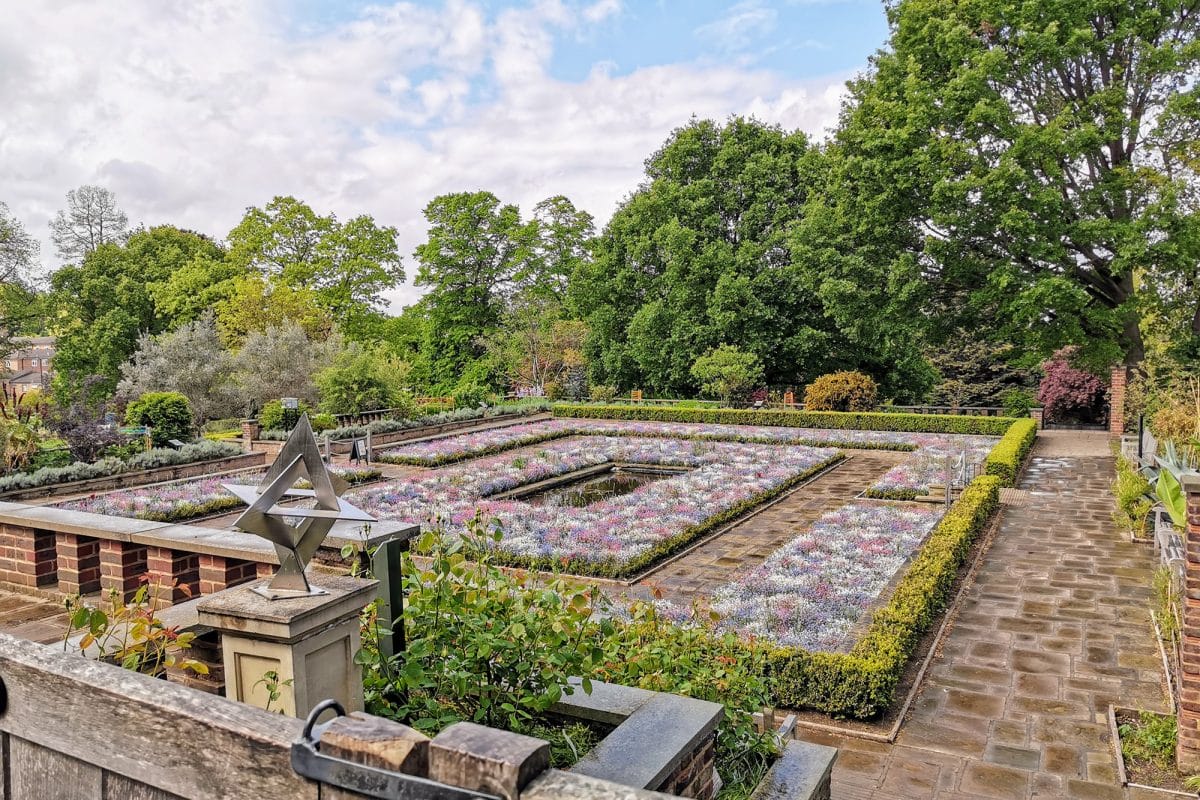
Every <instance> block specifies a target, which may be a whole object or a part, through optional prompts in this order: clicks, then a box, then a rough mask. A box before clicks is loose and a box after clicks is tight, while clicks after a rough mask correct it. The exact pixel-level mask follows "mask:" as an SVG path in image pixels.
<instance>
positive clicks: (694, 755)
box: [658, 733, 717, 800]
mask: <svg viewBox="0 0 1200 800" xmlns="http://www.w3.org/2000/svg"><path fill="white" fill-rule="evenodd" d="M716 767H717V736H716V734H715V733H714V734H712V735H711V736H708V737H707V738H705V740H704V741H703V742H701V743H700V745H699V746H698V747H696V749H695V750H693V751H692V752H691V753H690V754H689V755H687V756H685V757H684V759H683V761H681V762H680V764H679V766H678V767H676V768H675V772H673V773H672V774H671V775H670V776H669V777H668V778H667V779H666V780H665V781H663V785H662V786H660V787H658V791H660V792H666V793H667V794H674V795H678V796H680V797H694V798H696V800H712V798H714V797H716V796H717V791H716V790H717V785H716V783H715V781H714V779H715V778H716V775H717V773H716Z"/></svg>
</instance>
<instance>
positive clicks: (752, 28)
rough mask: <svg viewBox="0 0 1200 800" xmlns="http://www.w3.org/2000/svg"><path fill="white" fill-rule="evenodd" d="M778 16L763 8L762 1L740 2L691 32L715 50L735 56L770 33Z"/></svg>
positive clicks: (769, 9) (746, 0)
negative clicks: (721, 15)
mask: <svg viewBox="0 0 1200 800" xmlns="http://www.w3.org/2000/svg"><path fill="white" fill-rule="evenodd" d="M777 17H778V14H777V13H776V11H775V9H773V8H769V7H767V6H764V5H763V3H762V0H742V2H740V3H738V4H736V5H735V6H733V7H732V8H731V9H729V12H728V13H727V14H726V15H725V16H723V17H721V18H720V19H717V20H714V21H713V22H709V23H707V24H705V25H701V26H700V27H698V28H696V30H695V31H694V33H695V34H696V35H697V36H698V37H700V38H701V39H704V40H706V41H708V42H710V43H711V44H712V45H713V46H715V47H716V48H717V49H719V50H721V51H723V52H726V53H734V52H738V51H741V50H745V49H746V48H747V47H749V46H750V45H751V44H753V43H754V42H755V41H756V40H757V39H759V37H761V36H764V35H765V34H768V33H770V32H771V29H772V28H774V27H775V20H776V18H777Z"/></svg>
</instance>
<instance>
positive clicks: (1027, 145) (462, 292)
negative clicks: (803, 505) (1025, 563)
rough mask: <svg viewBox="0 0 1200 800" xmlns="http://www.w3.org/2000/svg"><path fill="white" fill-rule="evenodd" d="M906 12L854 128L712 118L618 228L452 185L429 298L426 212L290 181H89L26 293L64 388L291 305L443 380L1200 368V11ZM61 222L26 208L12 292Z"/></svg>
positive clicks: (684, 386) (422, 378)
mask: <svg viewBox="0 0 1200 800" xmlns="http://www.w3.org/2000/svg"><path fill="white" fill-rule="evenodd" d="M888 14H889V20H890V24H891V37H890V41H889V43H888V46H887V47H886V48H885V49H883V50H881V51H880V52H879V53H878V54H877V55H876V56H875V57H874V59H873V61H872V65H871V68H870V69H869V70H868V71H867V73H866V74H864V75H863V76H861V77H860V78H858V79H857V80H855V81H853V82H852V83H851V84H850V96H849V99H848V100H847V102H846V104H845V107H844V108H843V111H842V115H841V118H840V122H839V125H838V127H837V130H836V131H835V132H834V135H833V137H832V138H831V140H830V141H828V142H826V143H824V144H821V145H816V144H814V143H812V142H810V141H809V140H808V138H807V137H805V136H804V135H803V134H802V133H794V132H787V131H784V130H781V129H779V128H777V127H773V126H769V125H764V124H761V123H758V122H756V121H754V120H747V119H740V118H734V119H731V120H729V121H728V122H727V123H725V124H718V123H715V122H712V121H707V120H694V121H692V122H691V123H689V124H688V125H686V126H684V127H682V128H680V129H678V130H677V131H675V132H674V133H673V134H672V135H671V136H670V137H669V138H668V140H667V141H666V142H665V143H664V145H663V146H662V148H661V149H660V150H659V151H657V152H656V153H654V154H652V155H651V156H650V158H649V159H647V161H646V175H645V179H644V181H643V182H642V184H641V185H640V186H639V187H637V189H636V190H635V191H634V192H633V193H632V194H631V195H630V196H629V197H628V198H627V199H626V200H625V201H624V202H623V203H622V204H621V206H620V207H619V208H618V210H617V211H616V213H615V214H614V215H613V217H612V219H611V220H610V221H609V222H608V224H607V225H606V226H605V227H604V228H603V230H601V231H599V232H597V231H596V230H595V227H594V223H593V220H592V218H591V217H590V216H589V215H588V214H587V213H586V212H583V211H581V210H579V209H577V208H575V206H574V205H573V204H572V203H571V202H570V201H569V200H568V199H567V198H565V197H562V196H556V197H552V198H550V199H547V200H545V201H543V202H541V203H539V204H537V205H536V206H535V207H534V208H533V209H532V210H531V211H530V212H529V213H527V214H523V213H522V211H521V209H519V208H517V207H516V206H515V205H511V204H506V203H504V202H502V201H501V200H500V199H499V198H497V197H496V196H495V195H493V194H491V193H490V192H486V191H478V192H463V193H455V194H448V195H443V196H441V197H437V198H435V199H434V200H432V201H431V202H430V203H429V205H428V206H427V207H426V209H425V217H426V220H427V222H428V231H429V232H428V238H427V241H426V242H425V243H423V244H422V245H420V246H419V247H417V248H416V251H415V252H414V253H413V256H412V257H413V260H414V261H415V263H416V271H415V282H416V284H417V285H418V286H420V287H422V288H424V289H426V290H427V293H426V294H425V296H424V297H423V298H422V300H421V301H420V302H418V303H416V304H414V305H413V306H410V307H408V308H406V309H404V311H403V313H401V314H400V315H399V316H396V317H389V316H386V315H385V314H384V313H383V311H384V302H383V293H384V292H386V291H387V290H388V289H390V288H393V287H395V286H396V285H398V283H399V282H400V281H401V280H403V277H404V270H403V269H402V266H401V258H400V255H399V253H398V252H397V248H396V241H395V231H394V230H393V229H391V228H388V227H386V226H380V225H378V224H376V223H375V221H374V220H373V219H372V218H371V217H369V216H360V217H356V218H354V219H352V220H349V221H346V222H342V221H340V220H338V219H336V218H335V217H333V216H332V215H329V216H321V215H319V214H318V213H317V212H315V211H313V209H311V208H309V207H308V206H307V205H305V204H304V203H302V202H300V201H298V200H296V199H294V198H287V197H283V198H276V199H275V200H273V201H272V202H271V203H269V204H267V205H266V206H264V207H262V208H252V209H249V210H248V211H247V213H246V215H245V217H244V218H243V220H242V221H241V223H240V224H239V225H238V226H237V227H235V228H234V229H233V230H232V231H230V232H229V233H228V235H227V236H226V237H225V239H224V240H223V241H221V242H217V241H214V240H211V239H209V238H207V237H205V236H202V235H200V234H196V233H192V232H189V231H185V230H180V229H178V228H173V227H170V226H160V227H155V228H150V229H141V230H137V231H134V232H133V233H131V234H129V233H127V232H126V231H125V226H126V223H125V218H124V215H123V214H122V213H121V212H120V210H119V208H117V207H116V205H115V202H112V198H111V196H110V195H107V193H105V192H103V191H102V190H96V189H94V188H89V187H85V189H81V190H79V191H78V192H76V193H73V195H72V196H71V197H70V198H69V206H70V208H69V209H68V210H67V211H65V212H63V213H62V214H60V215H59V217H57V218H56V220H55V223H54V241H55V243H56V247H57V248H58V250H59V255H60V256H61V257H62V258H64V259H65V260H67V261H68V263H67V265H66V266H64V267H62V268H61V269H59V270H58V271H57V272H55V273H54V275H53V277H52V279H51V282H50V291H49V292H48V293H46V294H44V295H38V294H36V293H35V294H28V295H27V297H26V300H27V302H26V303H25V304H24V305H25V307H27V308H40V309H41V312H42V313H41V314H40V320H41V323H40V324H41V325H42V326H43V327H45V328H47V329H48V330H52V331H53V332H56V333H58V334H59V335H60V337H61V338H60V355H59V357H58V362H57V364H56V369H57V378H56V381H57V383H56V386H55V392H56V394H61V395H64V396H69V395H70V394H71V393H72V392H73V391H76V390H77V388H76V387H79V386H81V385H82V379H83V378H84V377H86V376H88V375H92V374H96V375H101V376H103V381H101V382H100V383H99V384H97V385H98V386H99V387H100V389H101V390H102V391H104V392H112V391H114V390H115V389H116V387H117V382H118V379H119V378H120V373H121V365H122V364H124V363H126V362H127V361H129V359H130V358H131V356H132V355H133V354H134V351H135V350H136V349H137V348H138V346H139V345H138V343H139V341H140V337H144V336H155V335H159V334H162V333H164V332H169V331H173V330H176V329H179V328H181V326H184V325H188V324H191V323H194V322H196V321H197V320H199V319H200V318H201V315H202V314H203V313H205V312H206V311H208V310H211V311H212V313H213V321H212V324H213V325H214V326H215V329H216V331H217V335H218V336H219V338H220V341H221V345H222V346H223V347H224V348H225V349H226V350H227V351H229V352H231V353H236V352H239V351H240V349H241V348H242V347H243V346H244V345H245V343H246V342H247V341H248V338H249V337H250V336H251V335H252V334H255V333H261V332H264V331H266V330H268V329H269V328H279V327H280V326H283V325H285V324H286V325H289V326H298V327H299V328H300V329H301V330H302V331H303V332H304V336H305V338H306V340H307V341H310V342H311V341H322V340H325V339H327V338H328V337H329V336H330V335H331V333H332V332H333V331H335V330H336V331H338V332H340V334H341V335H342V336H343V337H344V338H345V340H346V341H348V342H354V343H358V345H359V346H361V347H363V348H365V350H367V351H371V352H374V351H376V350H379V351H381V352H385V353H386V354H388V357H391V358H394V359H396V360H398V361H399V362H401V363H403V364H404V365H405V367H404V368H405V370H406V375H407V380H408V381H409V383H410V385H412V386H413V387H415V388H419V389H421V390H424V391H429V392H433V393H445V392H448V391H450V390H452V389H454V388H456V387H463V386H475V385H483V386H488V387H492V388H494V389H509V388H515V387H527V386H536V387H553V388H554V389H555V390H556V391H564V392H566V393H569V394H582V393H583V392H584V391H585V388H586V384H587V383H588V382H589V381H590V382H591V383H593V384H606V385H618V386H621V387H623V388H631V387H639V388H643V389H645V390H647V391H649V392H653V393H658V394H674V395H691V394H694V393H695V392H696V391H697V390H698V389H699V388H700V387H701V386H702V385H703V384H705V383H706V381H705V380H704V379H703V378H702V377H701V375H700V374H698V373H697V371H696V369H695V365H696V363H697V360H698V359H701V358H703V357H705V356H706V354H712V353H718V352H727V351H723V350H721V348H722V347H725V348H734V349H735V350H736V351H737V352H739V353H742V354H747V355H748V356H752V357H753V360H754V363H756V364H757V365H758V366H759V367H760V368H761V372H762V381H763V382H764V383H766V384H770V385H772V386H795V387H799V386H802V385H805V384H807V383H808V382H810V381H811V380H812V379H813V378H814V377H815V376H817V375H820V374H824V373H829V372H834V371H838V370H857V371H861V372H864V373H866V374H868V375H870V376H872V378H874V379H875V380H876V381H877V382H878V384H879V386H880V392H881V395H882V396H883V397H888V398H893V399H896V400H898V401H917V400H923V399H935V400H939V401H942V402H962V403H984V402H993V403H994V402H996V401H997V400H998V399H999V397H1000V396H1001V395H1002V394H1004V393H1005V392H1008V391H1011V390H1012V389H1014V388H1021V387H1029V386H1031V384H1032V383H1033V376H1032V372H1031V369H1032V368H1035V367H1036V366H1037V365H1038V364H1039V363H1040V362H1041V361H1043V360H1044V359H1045V358H1047V357H1048V356H1049V355H1050V354H1051V353H1053V352H1056V351H1059V350H1060V349H1061V348H1063V347H1067V346H1074V347H1075V348H1076V349H1075V350H1073V351H1072V352H1073V353H1075V355H1074V359H1075V360H1076V361H1077V362H1078V363H1080V364H1082V365H1085V366H1090V367H1092V368H1093V369H1100V368H1103V367H1107V366H1108V365H1109V364H1112V363H1117V362H1121V361H1125V362H1126V363H1130V364H1133V363H1138V362H1141V361H1142V359H1143V358H1144V357H1145V356H1146V355H1147V354H1149V355H1150V356H1151V358H1152V359H1160V360H1170V361H1171V362H1172V363H1175V364H1185V363H1189V362H1191V363H1194V362H1196V361H1197V357H1198V356H1200V278H1198V277H1197V276H1198V274H1200V273H1198V271H1197V270H1196V264H1197V263H1198V262H1200V228H1198V227H1197V225H1198V223H1197V215H1196V203H1197V199H1198V197H1197V181H1196V174H1195V164H1196V163H1197V160H1196V159H1197V156H1198V155H1200V152H1198V151H1197V149H1196V142H1197V141H1200V136H1198V135H1197V134H1198V133H1200V131H1198V130H1196V126H1197V124H1198V123H1197V119H1200V115H1197V114H1196V113H1194V112H1195V109H1196V107H1197V101H1198V100H1200V88H1198V84H1197V83H1196V82H1195V81H1194V80H1192V77H1194V75H1195V74H1196V71H1197V67H1198V66H1200V48H1198V47H1197V36H1196V33H1197V25H1200V22H1197V20H1198V19H1200V16H1198V15H1196V14H1194V13H1192V12H1191V11H1190V10H1189V8H1188V7H1187V6H1186V4H1179V3H1172V2H1165V0H1136V1H1135V2H1131V3H1125V4H1121V5H1120V6H1119V7H1117V6H1113V5H1112V4H1110V3H1100V2H1098V0H1083V2H1077V3H1074V4H1070V5H1069V6H1064V5H1062V4H1024V5H1020V4H1018V5H1017V6H1012V5H1011V4H1009V5H1005V4H1001V3H996V2H995V0H971V1H970V2H958V0H904V1H903V2H899V3H894V4H890V5H889V8H888ZM97 220H101V221H102V222H100V223H98V222H97ZM31 247H32V242H31V240H30V239H29V237H28V236H27V235H26V234H25V233H24V232H23V231H22V230H21V228H20V226H19V225H16V224H14V222H13V220H12V219H11V217H10V216H9V215H7V214H6V213H5V214H0V269H4V270H6V271H7V272H6V275H7V277H5V281H6V286H7V287H9V288H6V292H10V293H11V292H13V291H16V292H17V293H18V294H19V290H13V289H11V287H12V286H13V285H14V283H13V281H12V273H13V272H14V271H16V270H17V269H18V268H19V267H20V265H21V264H22V263H23V262H27V261H28V260H29V251H30V248H31ZM5 305H6V307H7V308H8V309H9V313H10V314H11V312H12V309H13V307H14V305H13V303H11V302H8V303H6V304H5ZM18 305H20V304H18ZM0 322H3V320H0ZM19 327H20V326H19V325H17V326H14V327H13V329H17V328H19ZM6 329H9V327H8V325H6ZM293 330H294V328H293Z"/></svg>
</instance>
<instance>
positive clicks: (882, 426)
mask: <svg viewBox="0 0 1200 800" xmlns="http://www.w3.org/2000/svg"><path fill="white" fill-rule="evenodd" d="M552 411H553V413H554V416H555V417H574V418H580V419H617V420H646V421H648V422H703V423H709V424H726V425H763V426H767V427H786V428H832V429H835V430H859V431H900V432H906V433H968V434H976V435H980V436H1003V435H1004V434H1005V433H1006V432H1007V431H1008V430H1009V428H1010V427H1011V426H1012V424H1013V423H1014V422H1017V421H1018V420H1017V419H1016V418H1015V417H969V416H955V415H949V414H893V413H889V412H886V411H850V412H845V411H768V410H758V409H737V408H708V409H705V408H655V407H647V406H632V405H606V406H583V405H572V404H560V405H556V406H554V408H553V409H552ZM1029 422H1030V423H1032V422H1033V420H1029ZM1035 430H1036V427H1035Z"/></svg>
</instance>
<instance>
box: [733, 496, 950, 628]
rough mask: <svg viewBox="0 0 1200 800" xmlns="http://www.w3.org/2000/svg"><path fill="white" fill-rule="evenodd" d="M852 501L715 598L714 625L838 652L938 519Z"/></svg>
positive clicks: (922, 509)
mask: <svg viewBox="0 0 1200 800" xmlns="http://www.w3.org/2000/svg"><path fill="white" fill-rule="evenodd" d="M941 515H942V509H941V508H937V507H930V506H922V505H916V504H914V505H903V506H902V505H898V504H895V503H881V502H870V501H868V502H862V501H860V502H856V503H851V504H849V505H845V506H843V507H841V508H839V509H836V510H834V511H830V512H829V513H827V514H825V515H824V516H822V517H821V518H820V519H818V520H817V521H816V522H814V523H813V524H812V526H810V527H809V528H808V530H806V531H805V532H804V533H802V534H801V535H799V536H797V537H796V538H795V539H793V540H792V541H790V542H789V543H788V544H786V545H784V546H783V547H781V548H779V549H778V550H776V551H775V552H774V553H772V554H771V556H770V557H768V558H767V560H766V561H764V562H763V563H762V564H761V565H759V566H758V567H757V568H755V569H753V570H751V571H750V572H748V573H745V574H743V575H741V576H740V577H737V578H735V579H734V580H733V581H732V582H731V583H730V584H729V585H728V586H726V587H724V588H723V589H720V590H719V591H718V592H717V593H716V595H715V596H714V597H713V598H712V602H711V607H712V610H713V611H715V612H716V613H717V614H718V615H720V621H719V622H718V623H717V624H718V627H720V628H722V629H726V630H732V631H735V632H737V633H738V634H740V635H743V636H755V637H758V638H762V639H769V640H771V641H773V642H775V643H777V644H781V645H786V646H798V647H803V648H805V649H806V650H812V651H816V650H825V651H837V650H843V649H846V648H848V647H849V645H850V644H853V643H852V642H850V641H849V633H850V630H851V628H853V627H854V625H855V624H857V623H858V621H859V620H860V619H861V618H862V616H863V614H864V613H865V612H866V610H867V608H868V607H869V606H870V605H871V603H873V602H874V601H875V598H876V597H878V596H879V593H880V591H882V590H883V588H884V587H885V586H887V584H888V582H889V581H890V580H891V579H892V576H893V575H895V574H896V572H897V570H899V569H900V567H901V566H902V565H903V564H904V562H905V560H907V559H908V557H909V556H910V555H911V554H912V553H913V551H914V550H916V548H917V547H918V546H919V545H920V543H921V542H922V541H923V540H924V539H925V537H926V535H928V533H929V531H930V530H932V528H933V526H934V525H935V524H936V523H937V521H938V519H940V518H941Z"/></svg>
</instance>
